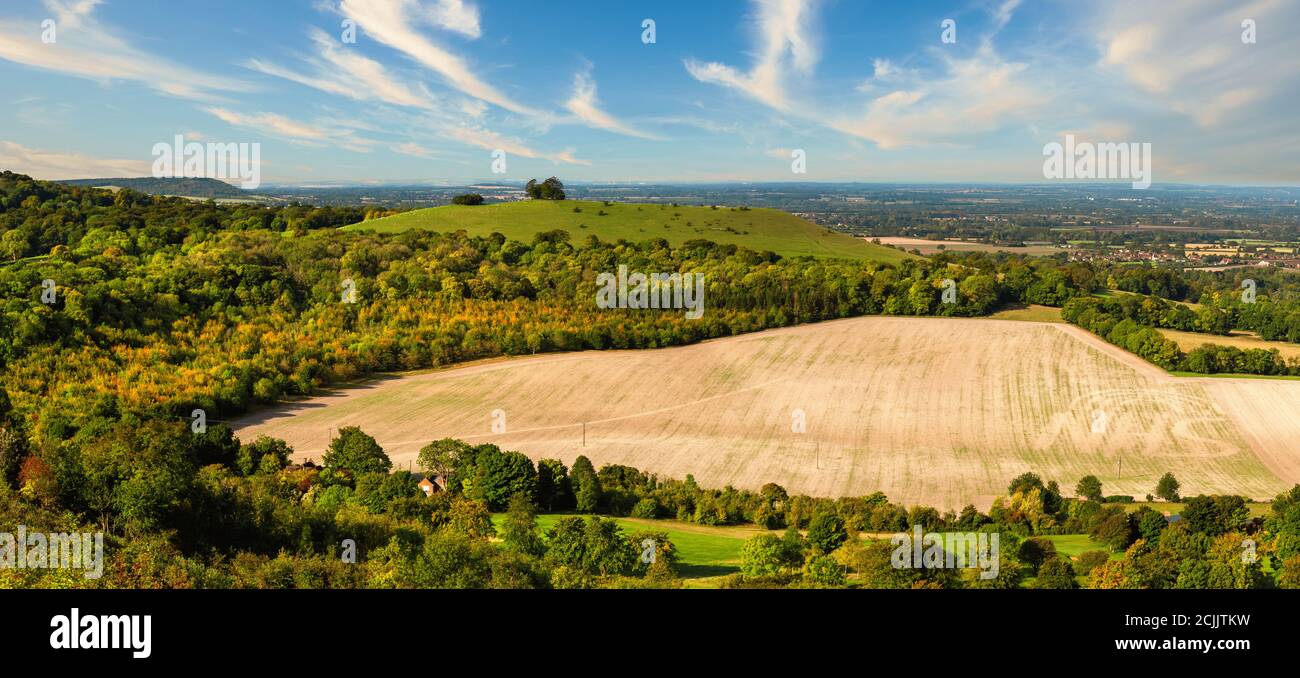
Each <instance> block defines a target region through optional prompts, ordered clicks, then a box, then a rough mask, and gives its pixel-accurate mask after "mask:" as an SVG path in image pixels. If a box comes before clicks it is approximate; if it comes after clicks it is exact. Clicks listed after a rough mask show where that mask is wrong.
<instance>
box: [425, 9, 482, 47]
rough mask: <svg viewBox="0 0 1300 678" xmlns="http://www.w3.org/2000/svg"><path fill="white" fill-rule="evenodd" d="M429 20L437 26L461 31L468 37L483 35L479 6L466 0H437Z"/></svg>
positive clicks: (430, 11)
mask: <svg viewBox="0 0 1300 678" xmlns="http://www.w3.org/2000/svg"><path fill="white" fill-rule="evenodd" d="M429 20H430V22H432V23H433V25H435V26H439V27H441V28H445V29H447V30H449V31H452V32H455V33H460V34H461V35H464V36H465V37H468V38H478V37H479V36H481V35H483V28H482V26H480V25H479V14H478V7H476V6H474V4H473V3H470V2H465V1H464V0H437V2H435V3H434V4H433V7H430V8H429Z"/></svg>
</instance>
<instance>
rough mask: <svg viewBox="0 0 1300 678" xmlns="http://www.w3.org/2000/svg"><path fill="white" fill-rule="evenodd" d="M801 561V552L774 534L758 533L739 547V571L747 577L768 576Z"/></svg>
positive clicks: (788, 568)
mask: <svg viewBox="0 0 1300 678" xmlns="http://www.w3.org/2000/svg"><path fill="white" fill-rule="evenodd" d="M802 562H803V557H802V553H800V552H799V551H798V550H796V549H794V548H791V545H790V543H789V541H787V540H785V539H782V538H781V537H778V536H776V535H774V534H760V535H757V536H754V537H750V538H749V539H747V540H745V543H744V544H743V545H741V547H740V571H741V572H742V573H743V574H745V575H746V576H749V577H769V576H773V575H778V574H782V573H784V572H789V571H791V570H792V569H793V568H796V567H798V566H799V564H800V563H802Z"/></svg>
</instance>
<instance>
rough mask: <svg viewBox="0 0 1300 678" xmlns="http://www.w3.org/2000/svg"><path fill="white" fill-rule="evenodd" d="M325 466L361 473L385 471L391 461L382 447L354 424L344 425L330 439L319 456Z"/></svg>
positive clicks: (391, 464) (336, 469)
mask: <svg viewBox="0 0 1300 678" xmlns="http://www.w3.org/2000/svg"><path fill="white" fill-rule="evenodd" d="M321 461H322V462H323V463H324V465H325V468H327V469H331V470H335V471H342V470H346V471H350V472H352V473H353V474H354V475H356V474H361V473H387V472H388V470H389V469H391V468H392V467H393V462H392V460H390V459H389V458H388V455H387V454H384V448H382V447H380V446H379V443H377V442H375V439H374V438H371V437H370V436H368V435H366V433H365V432H364V431H362V430H361V429H360V428H358V427H356V426H344V427H343V428H340V429H339V434H338V436H336V437H335V438H334V439H333V440H331V441H330V444H329V447H328V448H327V449H326V450H325V454H324V455H322V456H321Z"/></svg>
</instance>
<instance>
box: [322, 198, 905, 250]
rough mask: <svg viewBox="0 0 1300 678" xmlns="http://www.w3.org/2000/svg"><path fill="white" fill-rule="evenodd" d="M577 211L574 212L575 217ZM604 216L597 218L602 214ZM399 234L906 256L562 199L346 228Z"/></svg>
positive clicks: (789, 225)
mask: <svg viewBox="0 0 1300 678" xmlns="http://www.w3.org/2000/svg"><path fill="white" fill-rule="evenodd" d="M575 208H576V209H577V210H581V211H575ZM601 212H604V213H605V214H604V215H601ZM344 228H347V229H364V230H374V231H378V232H381V233H398V232H401V231H406V230H409V229H412V228H422V229H426V230H431V231H440V232H444V233H447V232H452V231H457V230H461V229H464V230H465V231H466V232H468V233H469V234H471V235H487V234H489V233H492V232H493V231H496V232H499V233H501V234H502V235H505V236H506V237H507V238H512V239H515V240H520V241H523V242H530V241H531V240H532V238H533V236H534V235H536V234H537V233H541V232H544V231H551V230H555V229H562V230H565V231H568V232H569V233H571V234H572V237H573V240H575V241H579V240H582V239H583V238H585V237H586V236H587V235H595V236H597V237H599V238H600V239H601V240H604V241H614V240H619V239H620V238H621V239H626V240H630V241H633V242H640V241H644V240H649V239H651V238H664V239H665V240H667V241H668V242H669V243H671V244H673V245H680V244H682V243H684V242H686V241H688V240H695V239H704V240H712V241H714V242H718V243H728V244H736V245H743V246H745V247H748V248H750V249H755V250H770V251H773V252H776V253H777V254H780V255H782V256H788V257H795V256H814V257H837V258H844V259H860V260H867V261H879V262H883V263H897V262H900V261H903V260H905V259H914V258H916V257H914V256H913V255H911V254H907V253H905V252H901V251H898V250H894V249H890V248H887V247H882V246H880V245H875V244H872V243H869V242H865V241H863V240H861V239H858V238H854V237H852V236H849V235H845V234H843V233H836V232H834V231H830V230H828V229H825V228H822V227H821V226H818V225H816V224H814V223H812V222H809V221H806V220H804V219H800V218H799V217H796V216H794V215H793V214H790V213H788V212H781V211H779V210H771V209H740V208H733V207H718V208H717V209H713V208H711V207H684V206H683V207H673V206H672V205H638V204H630V203H612V204H610V205H605V204H604V203H601V202H588V201H578V200H565V201H560V202H552V201H545V200H530V201H526V202H511V203H499V204H493V205H479V206H476V207H467V206H461V205H447V206H444V207H432V208H428V209H422V210H414V211H411V212H406V213H403V214H399V215H396V216H392V217H385V218H383V219H374V220H371V221H367V222H364V223H360V224H353V225H351V226H345V227H344Z"/></svg>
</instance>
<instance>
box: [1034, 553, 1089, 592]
mask: <svg viewBox="0 0 1300 678" xmlns="http://www.w3.org/2000/svg"><path fill="white" fill-rule="evenodd" d="M1034 588H1039V589H1077V588H1079V582H1078V581H1077V580H1075V578H1074V568H1073V567H1071V566H1070V561H1068V560H1066V559H1064V558H1057V557H1055V556H1053V557H1051V558H1048V559H1047V560H1045V561H1043V564H1042V565H1041V566H1040V567H1039V568H1038V578H1037V579H1035V580H1034Z"/></svg>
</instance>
